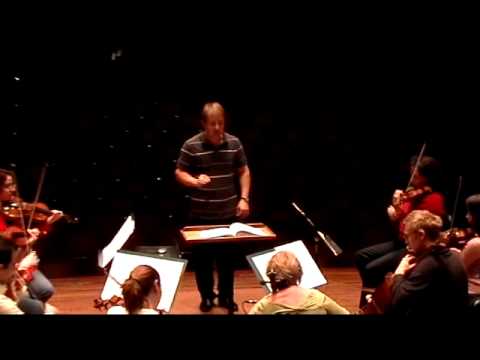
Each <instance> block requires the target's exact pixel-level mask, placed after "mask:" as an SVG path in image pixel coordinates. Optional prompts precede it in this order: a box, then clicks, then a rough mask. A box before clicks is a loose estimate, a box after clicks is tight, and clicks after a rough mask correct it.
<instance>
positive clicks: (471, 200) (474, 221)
mask: <svg viewBox="0 0 480 360" xmlns="http://www.w3.org/2000/svg"><path fill="white" fill-rule="evenodd" d="M465 204H466V206H467V220H468V223H469V224H470V226H471V227H472V228H473V230H475V232H480V194H475V195H471V196H469V197H468V198H467V200H466V201H465Z"/></svg>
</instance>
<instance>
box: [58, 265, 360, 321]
mask: <svg viewBox="0 0 480 360" xmlns="http://www.w3.org/2000/svg"><path fill="white" fill-rule="evenodd" d="M322 272H323V274H324V276H325V277H326V279H327V281H328V284H327V285H324V286H322V287H321V288H320V291H322V292H323V293H325V294H326V295H328V296H330V297H331V298H332V299H334V300H335V301H337V302H338V303H339V304H340V305H342V306H343V307H345V308H346V309H348V310H349V311H351V312H356V311H357V310H358V301H359V296H360V289H361V282H360V277H359V275H358V272H357V270H356V269H355V268H353V267H352V268H349V267H346V268H325V269H322ZM52 283H53V285H54V286H55V288H56V293H55V295H54V296H53V298H52V299H51V301H50V303H51V304H52V305H54V306H56V307H57V308H58V309H59V313H60V314H93V315H102V314H104V313H105V312H104V311H100V310H97V309H95V308H94V307H93V304H94V299H96V298H98V297H100V293H101V291H102V289H103V285H104V283H105V276H83V277H71V278H55V279H52ZM265 294H266V292H265V290H264V289H263V287H262V286H261V285H260V284H259V283H258V281H257V279H256V277H255V275H254V273H253V271H252V270H238V271H236V273H235V301H236V302H237V304H238V305H239V307H240V309H239V312H238V313H237V314H243V311H242V307H241V304H242V302H243V301H245V300H249V299H256V300H258V299H260V298H261V297H262V296H264V295H265ZM199 303H200V297H199V294H198V292H197V289H196V284H195V276H194V273H193V272H191V271H187V272H185V273H184V275H183V277H182V280H181V282H180V287H179V290H178V293H177V296H176V299H175V302H174V304H173V308H172V311H171V312H170V314H183V315H192V314H203V313H202V312H201V311H200V310H199V308H198V306H199ZM248 306H250V305H248ZM247 309H248V308H247ZM226 313H227V311H226V310H225V309H223V308H219V307H214V308H213V309H212V311H211V312H209V313H208V314H216V315H219V314H226Z"/></svg>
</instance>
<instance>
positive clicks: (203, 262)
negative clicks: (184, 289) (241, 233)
mask: <svg viewBox="0 0 480 360" xmlns="http://www.w3.org/2000/svg"><path fill="white" fill-rule="evenodd" d="M237 260H238V254H237V247H236V246H235V245H234V244H202V245H196V246H195V248H193V249H192V264H193V267H194V270H195V279H196V282H197V288H198V291H199V292H200V296H201V297H202V300H204V299H213V298H214V297H215V292H214V270H215V267H216V269H217V274H218V284H217V288H218V297H219V299H220V300H226V299H230V300H233V287H234V276H235V263H236V261H237Z"/></svg>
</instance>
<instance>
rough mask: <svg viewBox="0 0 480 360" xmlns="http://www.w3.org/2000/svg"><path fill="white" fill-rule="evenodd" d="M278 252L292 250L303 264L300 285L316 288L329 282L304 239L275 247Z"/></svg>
mask: <svg viewBox="0 0 480 360" xmlns="http://www.w3.org/2000/svg"><path fill="white" fill-rule="evenodd" d="M275 250H276V252H279V251H290V252H292V253H294V254H295V256H296V257H297V259H298V261H299V262H300V265H302V270H303V276H302V280H301V282H300V286H302V287H304V288H309V289H311V288H316V287H319V286H322V285H325V284H326V283H327V280H326V279H325V277H324V276H323V274H322V272H321V271H320V269H319V268H318V265H317V263H316V262H315V260H313V258H312V255H310V252H309V251H308V249H307V247H306V246H305V244H304V243H303V241H301V240H298V241H294V242H291V243H288V244H285V245H280V246H277V247H276V248H275Z"/></svg>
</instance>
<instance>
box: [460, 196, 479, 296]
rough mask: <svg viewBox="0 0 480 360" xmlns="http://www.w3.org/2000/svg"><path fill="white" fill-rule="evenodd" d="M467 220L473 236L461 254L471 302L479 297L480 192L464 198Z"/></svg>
mask: <svg viewBox="0 0 480 360" xmlns="http://www.w3.org/2000/svg"><path fill="white" fill-rule="evenodd" d="M466 205H467V221H468V223H469V224H470V226H471V227H472V232H473V236H472V238H471V239H470V240H469V241H468V242H467V243H466V245H465V247H464V248H463V250H462V252H461V255H462V259H463V263H464V265H465V270H466V271H467V275H468V294H469V301H470V303H471V304H473V302H474V301H475V300H477V299H478V298H480V236H479V234H480V194H476V195H472V196H469V197H468V198H467V200H466Z"/></svg>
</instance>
